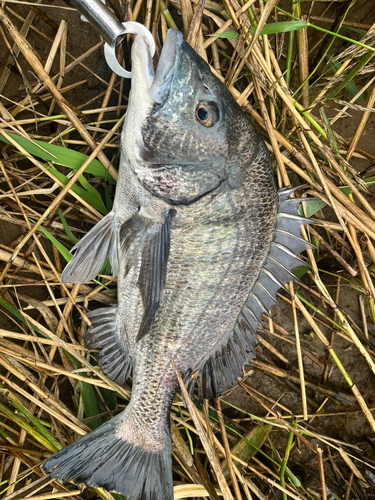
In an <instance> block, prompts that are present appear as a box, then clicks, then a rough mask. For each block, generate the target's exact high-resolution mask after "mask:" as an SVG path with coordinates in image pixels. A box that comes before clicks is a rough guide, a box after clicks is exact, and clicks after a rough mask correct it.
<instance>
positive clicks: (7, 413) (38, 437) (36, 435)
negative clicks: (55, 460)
mask: <svg viewBox="0 0 375 500" xmlns="http://www.w3.org/2000/svg"><path fill="white" fill-rule="evenodd" d="M0 413H1V414H2V415H3V416H4V417H6V418H8V419H9V420H10V421H11V422H13V423H14V424H16V425H18V427H20V428H21V429H23V430H24V431H26V432H27V434H28V435H29V436H31V437H32V438H33V439H35V441H37V442H38V443H40V444H41V445H42V446H44V448H46V450H48V451H50V452H51V453H56V451H58V450H59V449H60V448H61V446H60V448H58V449H56V447H55V446H54V445H53V444H52V443H51V442H50V441H49V439H47V438H46V437H45V436H43V434H41V433H40V432H39V431H37V430H36V429H34V427H32V426H31V425H30V424H28V423H27V422H25V421H24V420H23V419H22V418H20V417H19V416H18V415H16V414H15V413H14V412H13V411H12V410H10V409H9V408H7V407H6V406H5V405H3V404H2V403H0ZM51 437H52V436H51Z"/></svg>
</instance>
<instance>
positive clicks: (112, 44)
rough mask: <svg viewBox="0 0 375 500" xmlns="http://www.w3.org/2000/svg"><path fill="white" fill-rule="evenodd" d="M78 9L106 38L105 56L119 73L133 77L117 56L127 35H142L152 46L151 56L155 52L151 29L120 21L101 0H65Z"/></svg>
mask: <svg viewBox="0 0 375 500" xmlns="http://www.w3.org/2000/svg"><path fill="white" fill-rule="evenodd" d="M65 2H66V3H67V4H68V5H70V6H71V7H74V8H75V9H77V10H78V12H80V13H81V14H82V15H83V16H84V17H85V18H86V19H87V21H88V22H89V23H90V24H91V25H92V26H93V27H94V28H95V29H96V30H97V31H98V32H99V33H100V35H101V36H102V37H103V38H104V40H105V42H106V43H105V45H104V56H105V58H106V61H107V64H108V66H109V67H110V68H111V70H112V71H113V72H114V73H116V74H117V75H119V76H121V77H123V78H131V71H127V70H126V69H125V68H123V67H122V66H121V64H120V63H119V62H118V60H117V57H116V47H117V45H118V44H119V43H120V42H121V41H122V40H123V39H124V37H125V36H126V35H142V36H144V37H145V39H146V42H147V44H148V46H149V48H150V52H151V57H153V56H154V54H155V41H154V39H153V36H152V35H151V33H150V31H149V30H148V29H147V28H146V27H145V26H144V25H143V24H140V23H137V22H135V21H126V22H124V23H122V22H120V21H119V20H118V19H117V17H116V16H115V15H114V13H113V12H112V11H111V10H110V9H109V8H108V7H107V6H106V5H105V4H104V3H103V2H101V0H65Z"/></svg>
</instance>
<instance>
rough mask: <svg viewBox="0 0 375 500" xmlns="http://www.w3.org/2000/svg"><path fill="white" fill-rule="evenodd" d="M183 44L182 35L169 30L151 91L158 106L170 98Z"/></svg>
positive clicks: (151, 95)
mask: <svg viewBox="0 0 375 500" xmlns="http://www.w3.org/2000/svg"><path fill="white" fill-rule="evenodd" d="M182 42H183V36H182V33H180V32H179V31H176V30H173V29H170V30H168V33H167V36H166V39H165V42H164V45H163V50H162V52H161V55H160V59H159V63H158V67H157V69H156V73H155V78H154V81H153V83H152V86H151V88H150V90H149V95H150V97H151V98H152V100H153V101H154V102H155V103H156V104H163V103H164V102H165V101H166V99H167V97H168V94H169V91H170V88H171V84H172V79H173V75H174V73H175V70H176V66H177V62H178V59H179V54H180V49H181V44H182Z"/></svg>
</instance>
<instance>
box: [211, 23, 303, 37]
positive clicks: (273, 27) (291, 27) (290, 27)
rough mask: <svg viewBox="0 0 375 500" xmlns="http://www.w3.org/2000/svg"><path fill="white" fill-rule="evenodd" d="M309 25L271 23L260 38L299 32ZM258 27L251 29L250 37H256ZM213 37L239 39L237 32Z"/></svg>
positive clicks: (263, 30) (228, 32)
mask: <svg viewBox="0 0 375 500" xmlns="http://www.w3.org/2000/svg"><path fill="white" fill-rule="evenodd" d="M307 25H308V23H307V22H306V21H282V22H280V23H269V24H266V25H265V26H264V27H263V29H262V30H261V32H260V36H262V35H275V34H277V33H289V32H292V31H298V30H301V29H303V28H306V27H307ZM256 29H257V27H256V26H253V27H252V28H250V31H249V33H250V35H252V36H253V35H254V34H255V32H256ZM211 36H215V37H217V38H237V37H238V32H237V31H225V32H224V33H214V34H213V35H211Z"/></svg>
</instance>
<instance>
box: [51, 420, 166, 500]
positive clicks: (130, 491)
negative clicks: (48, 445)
mask: <svg viewBox="0 0 375 500" xmlns="http://www.w3.org/2000/svg"><path fill="white" fill-rule="evenodd" d="M123 419H124V414H121V415H117V416H116V417H114V418H112V419H111V420H110V421H109V422H107V423H105V424H104V425H102V426H101V427H99V428H98V429H96V430H95V431H93V432H90V433H89V434H87V435H86V436H84V437H83V438H81V439H79V440H78V441H76V442H75V443H73V444H71V445H70V446H67V447H66V448H64V449H63V450H61V451H59V452H58V453H56V454H55V455H53V456H52V457H51V458H49V459H48V460H47V462H46V463H45V464H44V465H43V469H44V470H45V471H46V472H51V477H54V478H58V479H61V480H62V481H73V482H74V483H76V484H80V483H83V484H85V485H86V486H89V487H92V488H99V487H103V488H105V489H106V490H108V491H115V492H116V493H120V494H122V495H125V497H126V499H127V500H173V479H172V458H171V457H172V449H171V440H170V436H169V435H168V436H167V435H166V440H165V447H164V449H162V450H161V451H159V452H157V453H151V452H149V451H147V450H145V449H144V448H143V447H141V446H136V445H134V444H132V443H129V442H128V441H124V440H123V439H121V438H119V437H118V436H117V435H116V427H118V424H120V423H121V427H122V428H121V431H122V432H121V433H123V431H124V428H123V426H124V425H125V426H126V421H125V422H121V420H123ZM116 424H117V425H116Z"/></svg>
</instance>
